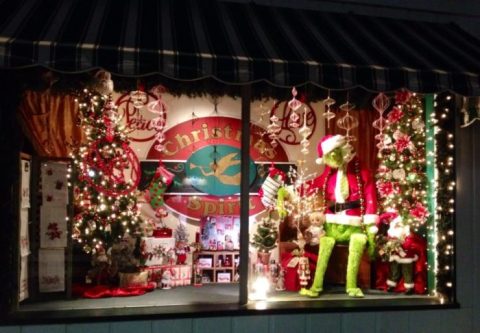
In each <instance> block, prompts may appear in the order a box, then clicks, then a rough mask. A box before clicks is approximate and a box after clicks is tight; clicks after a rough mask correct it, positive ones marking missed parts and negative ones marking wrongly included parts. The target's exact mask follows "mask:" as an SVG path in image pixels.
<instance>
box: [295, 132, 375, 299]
mask: <svg viewBox="0 0 480 333" xmlns="http://www.w3.org/2000/svg"><path fill="white" fill-rule="evenodd" d="M317 150H318V155H319V159H317V163H319V164H320V163H325V164H326V167H325V170H324V172H323V173H322V174H321V175H320V176H319V177H317V178H315V179H314V180H313V181H312V182H311V183H310V184H309V189H308V191H309V193H311V194H314V193H318V194H320V196H321V198H323V207H322V208H323V209H324V211H325V226H324V227H325V236H323V237H321V238H320V249H319V253H318V260H317V267H316V270H315V278H314V281H313V284H312V286H311V288H310V289H301V290H300V294H301V295H306V296H309V297H317V296H318V294H319V293H320V292H321V291H322V290H323V280H324V276H325V271H326V270H327V265H328V261H329V259H330V255H331V254H332V250H333V247H334V245H335V243H336V242H339V243H342V244H349V254H348V263H347V277H346V292H347V294H348V295H349V296H351V297H363V292H362V290H361V289H360V288H358V287H357V274H358V269H359V266H360V261H361V257H362V255H363V252H364V249H365V246H366V245H367V241H368V250H369V254H370V255H371V256H372V257H373V256H374V253H375V244H374V237H375V233H376V232H377V227H376V225H375V223H376V222H377V220H378V215H377V214H376V211H377V198H376V190H375V186H374V182H373V179H372V177H371V176H370V173H369V172H368V170H366V169H362V168H361V167H360V163H359V161H358V159H357V158H356V157H355V152H354V151H353V147H352V146H351V145H350V144H348V142H347V141H346V139H345V137H344V136H342V135H334V136H332V135H327V136H325V137H324V138H323V139H322V140H321V141H320V143H319V144H318V147H317Z"/></svg>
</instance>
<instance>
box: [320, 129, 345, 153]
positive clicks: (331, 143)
mask: <svg viewBox="0 0 480 333" xmlns="http://www.w3.org/2000/svg"><path fill="white" fill-rule="evenodd" d="M345 143H346V140H345V137H344V136H343V135H340V134H337V135H334V136H332V137H331V138H328V139H327V140H325V141H323V142H322V143H321V146H322V153H323V155H326V154H328V153H329V152H331V151H332V150H334V149H335V148H338V147H341V146H343V145H344V144H345Z"/></svg>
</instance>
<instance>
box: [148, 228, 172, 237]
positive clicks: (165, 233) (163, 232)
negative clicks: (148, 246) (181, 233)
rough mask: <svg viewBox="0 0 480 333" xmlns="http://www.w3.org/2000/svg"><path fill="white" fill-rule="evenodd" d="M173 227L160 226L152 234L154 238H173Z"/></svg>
mask: <svg viewBox="0 0 480 333" xmlns="http://www.w3.org/2000/svg"><path fill="white" fill-rule="evenodd" d="M172 234H173V232H172V229H170V228H159V229H155V230H153V234H152V236H153V237H154V238H171V237H172Z"/></svg>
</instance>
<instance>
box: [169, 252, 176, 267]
mask: <svg viewBox="0 0 480 333" xmlns="http://www.w3.org/2000/svg"><path fill="white" fill-rule="evenodd" d="M176 261H177V256H176V254H175V249H169V250H168V251H167V263H168V265H175V262H176Z"/></svg>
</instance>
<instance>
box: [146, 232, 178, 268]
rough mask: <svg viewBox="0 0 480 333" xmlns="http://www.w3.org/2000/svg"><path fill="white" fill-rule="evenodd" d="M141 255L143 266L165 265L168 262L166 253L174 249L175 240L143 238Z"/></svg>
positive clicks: (170, 238) (171, 238)
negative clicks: (143, 261) (143, 260)
mask: <svg viewBox="0 0 480 333" xmlns="http://www.w3.org/2000/svg"><path fill="white" fill-rule="evenodd" d="M143 243H144V244H143V255H144V257H145V266H154V265H165V264H167V261H168V256H167V254H168V251H169V250H174V249H175V238H173V237H169V238H156V237H144V238H143Z"/></svg>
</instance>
